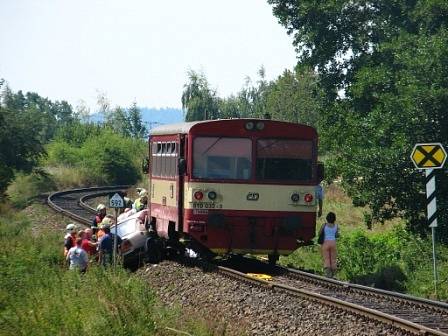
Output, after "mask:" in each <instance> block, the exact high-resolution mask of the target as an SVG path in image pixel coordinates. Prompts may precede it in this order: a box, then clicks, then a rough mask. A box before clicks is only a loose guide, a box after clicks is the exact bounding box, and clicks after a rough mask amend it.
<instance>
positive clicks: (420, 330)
mask: <svg viewBox="0 0 448 336" xmlns="http://www.w3.org/2000/svg"><path fill="white" fill-rule="evenodd" d="M218 270H219V272H221V273H223V274H225V275H227V276H229V277H232V278H236V279H239V280H243V281H245V282H249V283H254V284H257V285H259V286H262V287H267V288H270V289H271V290H273V291H279V292H286V293H288V294H291V295H294V296H299V297H304V298H306V299H309V300H312V301H315V302H319V303H321V304H325V305H329V306H332V307H336V308H340V309H343V310H345V311H350V312H352V313H355V314H358V315H361V316H364V317H367V318H370V319H374V320H377V321H380V322H383V323H387V324H389V325H392V326H395V327H397V328H400V329H403V330H406V331H410V332H413V333H416V334H419V335H437V336H447V335H448V334H446V333H444V332H442V331H438V330H434V329H431V328H428V327H425V326H423V325H420V324H417V323H414V322H410V321H407V320H404V319H402V318H399V317H396V316H393V315H390V314H386V313H383V312H380V311H378V310H374V309H370V308H366V307H363V306H360V305H357V304H354V303H350V302H347V301H343V300H339V299H337V298H334V297H330V296H326V295H322V294H318V293H315V292H312V291H309V290H305V289H302V288H295V287H291V286H288V285H283V284H279V283H276V282H275V281H266V280H262V279H257V278H254V277H251V276H249V275H247V274H245V273H242V272H239V271H236V270H233V269H231V268H227V267H223V266H218Z"/></svg>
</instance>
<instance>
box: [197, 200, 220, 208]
mask: <svg viewBox="0 0 448 336" xmlns="http://www.w3.org/2000/svg"><path fill="white" fill-rule="evenodd" d="M193 209H222V204H217V203H212V202H202V203H196V202H194V203H193Z"/></svg>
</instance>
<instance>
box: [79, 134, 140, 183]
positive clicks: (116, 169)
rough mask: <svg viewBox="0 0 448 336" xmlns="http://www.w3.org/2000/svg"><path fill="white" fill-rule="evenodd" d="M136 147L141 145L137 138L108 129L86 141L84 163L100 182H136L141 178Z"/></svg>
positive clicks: (83, 154) (83, 155) (83, 148)
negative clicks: (125, 136)
mask: <svg viewBox="0 0 448 336" xmlns="http://www.w3.org/2000/svg"><path fill="white" fill-rule="evenodd" d="M135 147H139V146H138V144H137V142H136V141H135V140H132V139H129V138H124V137H122V136H120V135H118V134H115V133H113V132H111V131H106V132H103V133H102V134H101V135H99V136H95V137H92V138H89V139H88V140H87V141H86V142H85V143H84V145H83V147H82V158H83V159H82V160H83V161H82V164H83V166H84V167H85V168H87V170H88V171H89V172H91V173H92V175H93V176H95V177H96V178H98V180H99V181H98V182H100V183H104V184H134V183H136V182H137V181H138V180H139V178H140V169H139V165H137V164H136V157H135V154H136V148H135ZM142 158H143V155H139V159H140V160H141V159H142Z"/></svg>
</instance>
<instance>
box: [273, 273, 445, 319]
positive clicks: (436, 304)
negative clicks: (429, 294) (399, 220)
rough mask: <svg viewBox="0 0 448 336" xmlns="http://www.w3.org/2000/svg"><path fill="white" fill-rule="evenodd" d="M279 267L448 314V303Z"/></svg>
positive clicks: (338, 285) (321, 281)
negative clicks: (438, 309)
mask: <svg viewBox="0 0 448 336" xmlns="http://www.w3.org/2000/svg"><path fill="white" fill-rule="evenodd" d="M278 267H279V268H280V269H284V270H285V271H287V272H289V273H292V274H295V275H297V276H299V277H303V278H306V279H312V280H314V281H315V282H320V283H324V284H325V283H327V284H330V285H333V286H336V287H339V288H341V289H346V290H347V289H350V290H353V291H359V292H361V293H365V292H369V293H371V294H372V295H378V296H387V297H390V298H391V299H394V300H402V301H403V302H406V303H414V304H416V305H420V306H424V307H426V308H431V309H437V308H440V309H442V310H443V311H444V312H448V303H445V302H441V301H434V300H429V299H425V298H419V297H416V296H411V295H407V294H403V293H397V292H391V291H387V290H384V289H379V288H374V287H368V286H363V285H358V284H353V283H349V282H344V281H339V280H336V279H329V278H326V277H323V276H320V275H317V274H312V273H307V272H304V271H300V270H296V269H293V268H286V267H281V266H278Z"/></svg>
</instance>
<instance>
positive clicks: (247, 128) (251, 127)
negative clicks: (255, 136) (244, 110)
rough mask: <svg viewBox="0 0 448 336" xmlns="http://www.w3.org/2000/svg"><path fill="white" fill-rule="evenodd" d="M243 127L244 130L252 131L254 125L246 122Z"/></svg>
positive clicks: (251, 122)
mask: <svg viewBox="0 0 448 336" xmlns="http://www.w3.org/2000/svg"><path fill="white" fill-rule="evenodd" d="M244 127H245V128H246V130H248V131H252V130H253V129H254V127H255V125H254V122H253V121H248V122H247V123H246V125H244Z"/></svg>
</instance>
